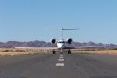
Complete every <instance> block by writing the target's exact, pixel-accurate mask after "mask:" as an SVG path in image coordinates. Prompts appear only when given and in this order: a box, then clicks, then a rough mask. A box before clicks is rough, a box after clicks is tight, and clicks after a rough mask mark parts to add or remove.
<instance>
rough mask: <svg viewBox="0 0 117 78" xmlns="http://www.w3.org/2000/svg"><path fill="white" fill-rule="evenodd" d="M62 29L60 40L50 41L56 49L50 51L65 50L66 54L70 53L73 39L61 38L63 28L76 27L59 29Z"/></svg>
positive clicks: (61, 51)
mask: <svg viewBox="0 0 117 78" xmlns="http://www.w3.org/2000/svg"><path fill="white" fill-rule="evenodd" d="M61 30H62V39H61V40H58V41H57V40H56V39H52V40H51V43H52V44H56V46H57V49H56V50H55V49H53V50H52V53H53V54H56V52H60V53H63V52H67V53H68V54H71V49H74V47H73V46H72V45H71V44H72V42H73V40H72V38H68V39H67V40H66V41H65V40H64V39H63V31H65V30H77V29H63V28H62V29H61Z"/></svg>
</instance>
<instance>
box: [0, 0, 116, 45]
mask: <svg viewBox="0 0 117 78" xmlns="http://www.w3.org/2000/svg"><path fill="white" fill-rule="evenodd" d="M116 4H117V0H0V41H4V42H5V41H9V40H16V41H31V40H44V41H51V39H52V38H57V39H60V37H61V32H60V29H61V27H62V26H63V27H64V28H79V30H77V31H69V32H67V31H65V32H64V37H65V39H67V38H69V37H72V38H73V39H74V41H80V42H88V41H94V42H98V43H99V42H102V43H116V44H117V35H116V34H117V5H116Z"/></svg>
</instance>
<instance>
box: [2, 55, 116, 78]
mask: <svg viewBox="0 0 117 78" xmlns="http://www.w3.org/2000/svg"><path fill="white" fill-rule="evenodd" d="M116 59H117V58H116ZM116 62H117V61H116ZM0 78H117V63H111V62H108V61H104V60H103V61H101V60H100V59H98V57H96V58H95V57H94V56H90V55H83V54H71V55H68V54H63V55H61V54H56V55H52V54H48V55H32V56H31V55H29V56H14V57H8V56H7V57H0Z"/></svg>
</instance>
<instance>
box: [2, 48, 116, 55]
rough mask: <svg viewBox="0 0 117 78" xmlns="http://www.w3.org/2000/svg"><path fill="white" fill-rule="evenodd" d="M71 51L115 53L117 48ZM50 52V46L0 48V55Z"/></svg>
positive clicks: (77, 50)
mask: <svg viewBox="0 0 117 78" xmlns="http://www.w3.org/2000/svg"><path fill="white" fill-rule="evenodd" d="M71 51H72V53H82V54H87V53H88V54H111V55H117V50H95V51H94V50H79V49H72V50H71ZM50 53H52V48H51V49H49V48H22V49H21V48H20V49H18V48H17V49H16V48H0V56H7V55H10V56H14V55H32V54H50Z"/></svg>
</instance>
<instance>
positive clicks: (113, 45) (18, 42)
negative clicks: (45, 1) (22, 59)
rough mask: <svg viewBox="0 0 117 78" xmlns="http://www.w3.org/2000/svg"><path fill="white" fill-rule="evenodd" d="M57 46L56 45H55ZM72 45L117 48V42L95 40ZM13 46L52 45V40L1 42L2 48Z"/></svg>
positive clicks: (0, 46)
mask: <svg viewBox="0 0 117 78" xmlns="http://www.w3.org/2000/svg"><path fill="white" fill-rule="evenodd" d="M55 46H56V45H55ZM72 46H73V47H75V48H79V47H104V48H111V49H113V48H117V45H116V44H103V43H95V42H92V41H90V42H87V43H86V42H84V43H81V42H73V43H72ZM13 47H52V44H51V43H50V42H45V41H39V40H35V41H28V42H21V41H8V42H0V48H13Z"/></svg>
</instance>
